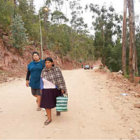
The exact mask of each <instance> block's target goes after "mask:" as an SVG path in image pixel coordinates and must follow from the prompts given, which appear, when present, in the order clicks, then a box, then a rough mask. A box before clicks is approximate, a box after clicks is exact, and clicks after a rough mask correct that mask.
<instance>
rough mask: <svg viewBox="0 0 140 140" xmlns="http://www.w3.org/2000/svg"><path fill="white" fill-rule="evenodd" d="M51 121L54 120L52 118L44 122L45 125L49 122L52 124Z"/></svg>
mask: <svg viewBox="0 0 140 140" xmlns="http://www.w3.org/2000/svg"><path fill="white" fill-rule="evenodd" d="M51 121H52V120H46V121H45V122H44V125H48V124H50V123H51Z"/></svg>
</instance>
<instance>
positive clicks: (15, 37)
mask: <svg viewBox="0 0 140 140" xmlns="http://www.w3.org/2000/svg"><path fill="white" fill-rule="evenodd" d="M11 31H12V42H13V46H14V47H15V48H17V49H18V50H19V52H20V53H22V51H23V49H24V46H25V44H26V43H27V35H26V29H25V28H24V23H23V21H22V18H21V16H20V15H15V17H14V18H13V22H12V25H11Z"/></svg>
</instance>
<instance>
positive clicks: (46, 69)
mask: <svg viewBox="0 0 140 140" xmlns="http://www.w3.org/2000/svg"><path fill="white" fill-rule="evenodd" d="M54 69H55V66H52V67H51V68H49V69H48V68H46V67H45V71H50V70H54Z"/></svg>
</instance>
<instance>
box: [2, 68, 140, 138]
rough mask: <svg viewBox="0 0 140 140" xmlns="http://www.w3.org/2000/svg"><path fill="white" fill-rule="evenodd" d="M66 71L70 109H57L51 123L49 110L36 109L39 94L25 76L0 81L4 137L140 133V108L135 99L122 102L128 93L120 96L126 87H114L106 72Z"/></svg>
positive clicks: (123, 135) (53, 112)
mask: <svg viewBox="0 0 140 140" xmlns="http://www.w3.org/2000/svg"><path fill="white" fill-rule="evenodd" d="M63 75H64V78H65V81H66V84H67V88H68V92H69V102H68V109H69V110H68V112H64V113H62V114H61V116H56V111H55V109H53V110H52V119H53V121H52V123H51V124H49V125H48V126H44V121H45V120H46V116H45V111H44V110H42V111H36V102H35V98H34V97H33V96H32V95H31V91H30V88H27V87H26V86H25V79H16V80H14V81H11V82H8V83H3V84H1V85H0V139H1V140H4V139H60V138H61V139H87V138H89V139H121V138H122V139H130V138H131V139H137V138H139V137H140V110H139V109H136V110H135V109H133V107H132V104H131V100H130V102H128V103H126V104H125V105H124V104H123V103H124V102H123V103H122V100H123V99H124V98H125V97H120V96H117V95H120V93H121V92H123V91H122V89H119V88H116V87H113V81H109V80H108V79H107V76H106V75H105V74H100V73H97V72H94V71H92V70H82V69H79V70H66V71H63ZM127 98H129V97H127ZM127 100H129V99H127ZM127 104H128V105H127ZM124 107H125V110H124ZM123 111H124V112H123ZM131 111H132V112H131ZM129 114H132V116H129ZM135 114H137V118H135V117H136V115H135Z"/></svg>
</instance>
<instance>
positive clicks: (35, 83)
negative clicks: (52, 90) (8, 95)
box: [26, 52, 45, 111]
mask: <svg viewBox="0 0 140 140" xmlns="http://www.w3.org/2000/svg"><path fill="white" fill-rule="evenodd" d="M32 58H33V61H32V62H31V63H30V64H28V70H27V75H26V86H27V87H29V86H30V87H31V92H32V95H33V96H34V97H36V102H37V106H38V107H37V111H40V110H41V109H40V100H41V93H40V75H41V72H42V70H43V68H44V66H45V61H44V60H40V57H39V53H38V52H33V54H32Z"/></svg>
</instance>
